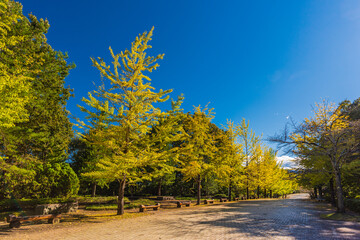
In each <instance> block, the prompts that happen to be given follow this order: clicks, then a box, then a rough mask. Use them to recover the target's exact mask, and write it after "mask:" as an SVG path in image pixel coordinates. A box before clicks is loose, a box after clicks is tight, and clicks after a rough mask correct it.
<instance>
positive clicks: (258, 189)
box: [257, 185, 260, 199]
mask: <svg viewBox="0 0 360 240" xmlns="http://www.w3.org/2000/svg"><path fill="white" fill-rule="evenodd" d="M257 198H258V199H259V198H260V186H259V185H258V187H257Z"/></svg>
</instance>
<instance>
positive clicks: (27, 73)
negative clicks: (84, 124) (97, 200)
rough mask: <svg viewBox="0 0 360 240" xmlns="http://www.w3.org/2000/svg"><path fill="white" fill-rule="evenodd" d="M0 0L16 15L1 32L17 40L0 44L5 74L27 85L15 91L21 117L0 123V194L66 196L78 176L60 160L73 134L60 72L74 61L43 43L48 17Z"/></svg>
mask: <svg viewBox="0 0 360 240" xmlns="http://www.w3.org/2000/svg"><path fill="white" fill-rule="evenodd" d="M1 6H2V13H3V14H6V15H9V16H15V17H14V18H12V21H10V22H8V27H7V28H6V35H5V36H4V37H5V38H8V39H13V38H16V39H17V41H16V42H13V43H12V44H11V45H9V49H10V50H11V51H5V50H3V49H0V60H1V63H2V64H3V67H4V68H3V69H6V71H7V72H6V74H7V77H8V78H9V79H10V80H11V78H14V79H15V76H16V77H17V78H19V77H21V79H23V81H24V82H25V83H26V85H27V87H28V88H27V89H26V91H23V92H21V93H19V94H17V95H16V97H17V99H16V101H17V102H23V103H24V104H22V106H21V107H22V109H21V110H22V111H23V112H24V114H23V115H22V119H21V121H17V122H14V123H13V125H11V126H10V125H8V126H7V127H2V125H0V135H1V136H0V138H1V140H0V147H1V148H0V151H1V152H0V154H1V160H0V164H1V166H0V168H1V170H2V171H1V173H0V174H1V178H0V181H1V189H0V197H2V198H6V197H10V195H11V196H12V197H16V198H20V197H27V198H28V197H35V198H38V197H58V196H69V195H71V194H73V193H76V192H77V190H78V178H77V176H76V174H75V173H74V171H73V170H72V169H71V167H70V166H69V164H68V163H66V162H65V161H66V159H67V155H68V154H67V151H68V145H69V143H70V140H71V138H72V136H73V131H72V124H71V122H70V121H69V112H68V111H67V109H66V103H67V101H68V99H69V98H70V96H71V95H72V90H71V89H70V88H69V87H65V77H66V76H67V75H68V74H69V71H70V69H72V68H74V65H73V64H68V63H67V61H66V60H67V55H66V54H63V53H62V52H60V51H55V50H54V49H53V48H52V47H51V46H50V45H49V44H48V43H47V39H46V36H45V35H46V33H47V31H48V29H49V27H50V25H49V22H48V21H47V20H43V19H40V20H38V19H37V18H36V17H35V16H34V15H31V14H29V16H28V18H27V17H25V16H24V15H23V14H22V6H21V4H20V3H18V2H14V1H9V0H1ZM19 69H20V70H21V71H19ZM1 75H2V76H1V77H2V78H1V82H3V76H4V74H3V71H2V74H1ZM29 99H30V100H29ZM0 101H3V100H0ZM1 104H3V103H1Z"/></svg>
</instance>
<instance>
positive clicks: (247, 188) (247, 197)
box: [246, 187, 249, 199]
mask: <svg viewBox="0 0 360 240" xmlns="http://www.w3.org/2000/svg"><path fill="white" fill-rule="evenodd" d="M246 199H249V187H246Z"/></svg>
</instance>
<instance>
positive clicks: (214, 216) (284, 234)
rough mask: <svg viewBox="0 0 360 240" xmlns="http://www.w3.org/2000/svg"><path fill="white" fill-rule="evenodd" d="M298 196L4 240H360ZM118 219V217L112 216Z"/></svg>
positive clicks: (64, 225) (47, 228)
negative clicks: (322, 215) (324, 218)
mask: <svg viewBox="0 0 360 240" xmlns="http://www.w3.org/2000/svg"><path fill="white" fill-rule="evenodd" d="M307 196H308V195H305V194H296V195H292V196H290V199H284V200H261V199H260V200H249V201H240V202H230V203H224V204H216V205H213V206H207V207H204V206H202V207H190V208H181V209H161V210H160V211H158V212H153V211H149V212H147V213H145V214H140V213H128V214H127V215H126V216H125V217H123V218H121V219H116V218H113V217H105V218H97V217H94V218H90V219H89V218H87V219H80V220H81V221H78V220H77V221H66V219H65V220H64V221H62V222H61V223H60V224H57V225H51V224H32V225H31V224H30V225H24V226H22V227H21V228H19V229H9V228H8V227H7V225H4V224H2V226H0V238H1V239H4V240H5V239H70V240H71V239H96V240H100V239H134V240H135V239H137V240H138V239H360V223H357V222H343V221H341V222H340V221H332V220H323V219H320V218H319V215H320V214H323V213H328V212H330V211H331V210H332V209H331V208H329V207H328V205H326V204H323V203H315V202H311V201H309V200H306V199H305V198H307ZM112 213H113V211H112Z"/></svg>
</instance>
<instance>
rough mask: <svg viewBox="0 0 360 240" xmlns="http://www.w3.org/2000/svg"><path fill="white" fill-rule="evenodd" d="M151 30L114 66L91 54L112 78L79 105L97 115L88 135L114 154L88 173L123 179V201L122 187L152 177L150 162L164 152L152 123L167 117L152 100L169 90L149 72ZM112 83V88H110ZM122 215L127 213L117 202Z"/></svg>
mask: <svg viewBox="0 0 360 240" xmlns="http://www.w3.org/2000/svg"><path fill="white" fill-rule="evenodd" d="M152 33H153V29H152V30H151V31H150V32H149V33H147V32H144V33H143V34H141V35H139V36H138V37H137V38H136V39H135V41H134V42H133V43H132V45H131V49H130V50H125V51H124V52H120V53H119V54H114V52H113V50H112V49H111V48H110V53H111V56H112V57H113V59H114V61H113V69H111V68H110V66H109V65H107V64H106V63H105V62H104V61H103V60H102V59H101V58H98V59H97V60H96V59H92V61H93V64H94V66H95V67H96V68H97V69H98V70H99V71H100V73H101V75H102V76H103V77H105V78H106V79H107V80H108V81H109V83H107V84H104V85H102V86H100V87H99V88H98V90H97V91H94V92H93V93H89V98H88V99H86V98H84V99H83V101H84V102H85V104H86V105H87V106H88V107H90V108H91V110H88V109H87V108H85V107H80V109H81V110H82V111H84V112H86V113H87V114H88V119H99V121H98V122H97V123H96V124H95V125H94V124H92V122H91V121H90V122H89V123H88V124H85V123H83V126H85V127H87V128H88V129H90V131H92V132H93V133H92V134H91V137H89V138H84V139H86V140H87V141H88V142H89V143H91V144H96V145H99V146H101V147H103V148H104V149H106V152H108V153H110V154H106V155H104V156H103V157H102V158H101V159H100V160H99V163H98V165H97V167H98V168H99V170H95V171H92V172H89V173H86V174H85V176H90V177H92V178H99V179H104V180H105V181H107V182H111V181H119V182H120V183H121V186H122V187H121V191H119V201H121V202H123V191H124V190H123V189H124V188H125V183H126V181H129V183H130V184H132V183H135V182H139V181H142V180H144V179H150V178H151V174H147V171H146V166H148V165H150V164H151V163H152V162H153V161H157V160H158V159H160V156H161V155H162V153H159V152H156V151H153V148H152V147H151V146H153V145H154V142H153V141H151V140H152V139H151V138H150V137H149V136H150V135H149V132H150V131H151V127H152V126H153V125H156V124H157V123H158V121H159V118H161V117H163V116H165V115H166V114H165V113H162V112H161V111H160V109H158V108H156V107H155V106H154V104H156V103H160V102H164V101H166V100H167V99H168V96H166V95H167V94H168V93H170V92H171V90H166V91H163V90H160V91H159V92H155V91H154V88H153V87H152V86H151V85H150V78H149V77H148V76H146V75H145V73H146V72H152V71H153V70H155V69H156V68H157V67H158V66H159V65H158V64H157V63H156V62H157V60H159V59H162V58H163V56H164V55H163V54H160V55H158V56H156V57H151V56H147V55H146V51H147V50H148V49H149V48H151V46H150V45H149V44H148V42H149V41H150V40H151V37H152ZM108 85H110V87H108ZM119 206H120V208H119V209H118V214H123V209H122V207H121V206H122V205H121V204H120V205H119Z"/></svg>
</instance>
